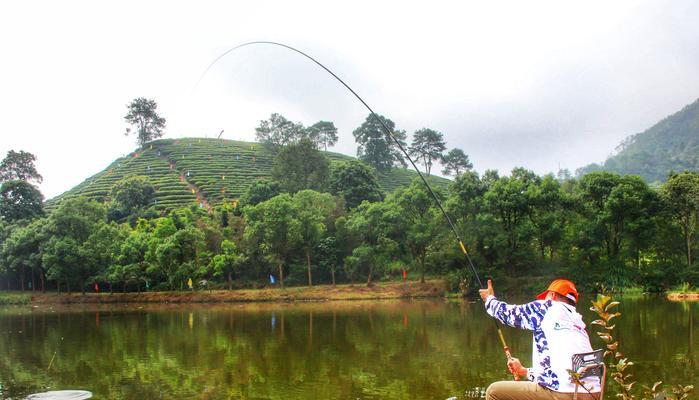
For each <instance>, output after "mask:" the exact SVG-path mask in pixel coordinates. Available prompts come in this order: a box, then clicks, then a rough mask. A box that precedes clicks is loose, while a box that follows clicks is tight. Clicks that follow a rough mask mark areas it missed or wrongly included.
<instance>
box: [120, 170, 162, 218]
mask: <svg viewBox="0 0 699 400" xmlns="http://www.w3.org/2000/svg"><path fill="white" fill-rule="evenodd" d="M154 195H155V186H153V184H152V183H151V181H150V179H149V178H148V177H147V176H129V177H126V178H124V179H121V180H119V181H117V182H116V183H115V184H114V186H112V190H111V197H112V199H113V200H114V202H115V203H116V205H117V207H118V208H119V210H120V211H121V212H122V214H123V215H129V214H132V213H134V212H136V211H138V210H140V209H143V208H145V207H147V206H148V205H149V204H150V202H151V201H152V200H153V196H154Z"/></svg>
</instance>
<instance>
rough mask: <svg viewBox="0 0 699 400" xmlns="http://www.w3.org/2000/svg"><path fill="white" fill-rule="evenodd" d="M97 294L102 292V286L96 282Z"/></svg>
mask: <svg viewBox="0 0 699 400" xmlns="http://www.w3.org/2000/svg"><path fill="white" fill-rule="evenodd" d="M95 292H96V293H99V292H100V285H99V284H98V283H97V282H95Z"/></svg>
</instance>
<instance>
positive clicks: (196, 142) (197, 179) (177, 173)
mask: <svg viewBox="0 0 699 400" xmlns="http://www.w3.org/2000/svg"><path fill="white" fill-rule="evenodd" d="M324 154H325V155H326V156H327V157H328V158H329V159H330V161H331V162H332V163H336V162H340V161H346V160H352V159H354V158H353V157H350V156H346V155H344V154H339V153H333V152H324ZM273 158H274V156H273V153H272V151H271V150H270V149H269V148H268V147H267V146H265V145H263V144H260V143H254V142H241V141H235V140H224V139H205V138H181V139H160V140H155V141H153V142H149V143H148V144H146V145H145V146H144V147H143V148H140V149H137V150H135V151H134V152H132V153H130V154H128V155H127V156H125V157H120V158H118V159H116V160H114V161H113V162H112V163H110V164H109V165H108V166H107V167H106V168H105V169H104V170H102V171H101V172H99V173H97V174H95V175H93V176H91V177H89V178H87V179H85V181H83V182H82V183H80V184H79V185H77V186H75V187H74V188H72V189H70V190H68V191H67V192H64V193H62V194H60V195H58V196H56V197H54V198H52V199H50V200H48V201H47V202H46V207H47V209H49V210H50V209H52V208H53V207H55V206H56V205H57V204H58V203H59V202H60V201H62V200H64V199H67V198H70V197H75V196H85V197H87V198H90V199H95V200H97V201H106V200H108V198H109V192H110V190H111V188H112V186H113V185H114V184H115V183H116V182H117V181H119V180H120V179H122V178H124V177H127V176H131V175H143V176H147V177H149V178H150V180H151V182H152V183H153V184H154V185H155V188H156V193H155V196H154V200H153V205H154V206H155V207H157V208H160V209H171V208H176V207H181V206H187V205H190V204H193V203H195V202H197V203H203V204H205V205H206V204H210V205H216V204H221V203H223V202H226V201H232V200H234V199H238V198H240V196H242V195H243V194H244V193H245V191H246V190H247V189H248V187H249V186H250V185H251V184H252V183H253V182H255V181H256V180H258V179H263V178H269V177H270V176H271V170H272V161H273ZM378 176H379V183H380V184H381V187H382V189H383V190H384V191H386V192H390V191H393V190H394V189H396V188H397V187H400V186H407V185H408V184H410V182H411V181H412V180H413V179H414V178H416V177H417V174H416V173H415V172H414V171H412V170H408V169H402V168H393V169H391V171H390V172H388V173H379V174H378ZM428 179H429V181H430V183H431V184H433V185H435V186H436V187H438V188H443V189H444V188H446V186H447V185H448V183H449V182H450V181H449V180H448V179H445V178H441V177H436V176H430V177H429V178H428Z"/></svg>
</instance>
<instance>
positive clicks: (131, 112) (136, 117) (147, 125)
mask: <svg viewBox="0 0 699 400" xmlns="http://www.w3.org/2000/svg"><path fill="white" fill-rule="evenodd" d="M126 107H127V109H128V112H127V113H126V115H125V116H124V120H125V121H126V122H127V123H128V124H129V125H131V126H133V127H134V128H135V130H136V131H135V134H136V142H137V143H138V145H139V146H141V147H142V146H143V145H144V144H146V143H147V142H150V141H151V140H153V139H157V138H159V137H162V136H163V129H165V118H163V117H161V116H160V115H158V104H157V103H156V102H155V100H152V99H146V98H144V97H139V98H136V99H133V100H132V101H131V103H129V104H128V105H127V106H126ZM131 133H132V132H131V128H130V127H129V128H126V136H129V135H130V134H131Z"/></svg>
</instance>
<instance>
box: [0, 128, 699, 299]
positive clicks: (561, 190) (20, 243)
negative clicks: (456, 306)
mask: <svg viewBox="0 0 699 400" xmlns="http://www.w3.org/2000/svg"><path fill="white" fill-rule="evenodd" d="M309 148H310V145H309V144H306V143H305V142H304V141H301V142H299V143H295V144H292V145H289V146H285V147H284V148H283V149H282V150H281V151H280V153H279V155H278V156H277V159H276V161H275V165H278V166H279V167H278V170H279V171H290V170H293V169H295V168H298V166H297V165H296V164H295V163H294V162H291V163H289V162H288V160H289V159H290V158H291V159H293V158H294V157H298V156H299V155H300V157H301V158H302V159H306V160H307V159H308V154H309V152H311V150H312V151H315V152H316V153H312V152H311V154H314V156H316V157H318V159H319V160H323V157H324V155H323V154H322V153H321V152H319V151H317V150H315V149H313V148H310V150H309ZM17 154H19V153H14V152H13V153H10V154H8V157H10V158H14V157H16V156H17ZM284 154H287V157H286V158H285V157H283V155H284ZM25 159H27V158H26V157H25ZM325 161H327V160H325ZM7 164H12V163H11V162H8V163H3V164H2V165H3V166H5V165H7ZM9 169H11V168H9ZM9 169H8V168H5V169H4V170H2V171H0V173H3V174H5V173H8V172H7V171H8V170H9ZM30 170H31V168H30ZM13 173H15V172H10V174H13ZM31 175H34V178H33V179H36V178H37V175H38V174H34V173H33V172H32V173H30V174H28V175H22V176H20V177H23V178H31ZM302 175H303V173H302V172H299V173H298V174H293V173H283V174H281V173H278V174H276V175H275V177H276V178H278V180H263V181H258V182H256V183H255V184H253V185H252V186H251V187H250V189H249V190H248V192H247V193H246V194H245V195H244V196H243V197H242V198H241V199H240V202H239V203H235V204H222V205H219V206H216V207H214V209H213V210H212V211H211V212H207V211H206V210H203V209H200V208H198V207H196V206H195V205H193V206H192V207H187V208H181V209H177V210H172V211H169V212H165V213H164V214H163V213H161V212H156V211H155V210H154V209H152V208H150V207H149V204H150V198H151V197H152V194H153V188H152V184H151V183H150V182H149V181H148V178H146V177H139V176H135V177H128V178H125V179H124V180H122V181H120V182H118V183H117V184H116V185H115V186H114V188H113V190H112V196H111V201H110V202H108V203H105V204H101V203H97V202H95V201H91V200H87V199H85V198H82V197H76V198H71V199H67V200H65V201H63V202H62V203H61V204H60V205H59V206H58V208H57V209H55V210H54V211H52V212H51V213H50V214H49V215H44V214H43V211H42V210H41V209H40V204H41V203H40V202H39V203H38V204H39V207H37V208H36V209H32V208H31V207H28V208H27V207H25V205H23V206H22V207H20V208H19V209H16V208H15V205H16V204H17V203H16V202H15V201H14V199H15V198H16V196H15V191H14V188H15V187H17V185H19V182H24V183H25V184H26V185H29V186H31V187H33V185H32V184H31V183H29V182H28V181H24V180H21V179H20V180H17V179H11V180H5V181H4V182H3V186H2V197H1V198H0V200H1V202H0V212H1V215H2V222H1V223H0V228H1V229H0V240H2V245H1V246H0V274H2V280H3V281H4V285H3V287H2V288H3V289H19V290H29V289H32V290H46V289H47V288H51V289H56V290H63V291H71V290H79V291H85V290H95V289H96V288H104V289H102V290H129V291H140V290H145V289H150V290H153V289H158V290H178V289H182V288H184V287H185V286H184V285H185V282H187V280H189V279H193V280H194V282H197V283H198V284H200V285H203V286H209V287H227V288H232V287H259V286H263V285H269V284H270V283H269V282H270V275H271V276H272V277H273V278H274V280H275V282H276V283H275V284H276V285H279V286H285V285H290V284H291V285H313V284H317V283H332V284H334V283H336V282H355V283H356V282H365V283H367V284H371V283H372V282H374V281H376V280H385V279H392V278H395V277H398V276H400V275H401V274H402V271H403V270H406V271H408V272H409V273H410V274H411V276H412V277H414V278H415V279H422V280H424V279H425V276H430V275H432V276H439V277H445V278H447V280H448V281H449V282H450V284H451V285H452V288H453V289H455V290H456V289H457V288H458V287H459V286H461V287H462V288H464V287H469V286H471V287H472V286H473V284H472V283H471V282H470V279H471V277H470V276H469V275H468V273H467V271H466V270H465V269H464V265H463V263H462V262H461V261H462V256H461V254H460V252H459V249H458V248H457V247H456V246H455V242H454V240H453V239H452V237H451V233H450V232H449V231H448V229H447V227H446V225H445V223H444V221H443V220H442V216H441V215H440V213H439V212H438V210H437V209H436V207H435V204H434V202H433V200H432V199H431V198H430V196H429V194H428V192H427V191H426V189H425V187H424V186H423V185H422V184H421V183H420V182H418V181H415V182H413V184H411V185H410V186H408V187H404V188H401V189H398V190H396V191H394V192H392V193H388V194H386V193H383V192H382V191H381V189H380V187H379V184H378V180H377V178H376V173H375V170H374V169H373V168H372V167H370V166H368V165H367V164H366V163H364V162H362V161H347V162H342V163H338V164H336V165H333V166H332V167H330V168H329V173H328V175H327V177H326V179H325V180H324V181H322V180H321V181H314V180H313V179H311V180H308V181H305V182H303V181H297V180H295V179H294V178H293V177H295V176H302ZM2 176H7V175H2ZM10 177H12V178H14V177H16V176H15V175H10ZM319 182H320V184H319ZM315 184H319V185H318V186H317V187H316V188H315V189H313V188H310V187H308V186H313V185H315ZM20 186H21V185H20ZM304 186H306V187H304ZM34 190H36V189H34ZM37 192H38V191H37ZM8 193H9V195H8ZM437 193H438V196H440V197H441V199H442V201H443V202H444V204H445V207H446V210H447V212H448V213H449V215H450V216H451V217H452V219H453V220H454V222H455V224H456V226H457V229H458V231H459V233H460V235H462V237H463V239H464V242H465V243H466V244H467V247H468V248H469V250H470V252H471V255H472V257H473V259H474V261H475V262H476V264H477V265H478V268H479V269H481V270H483V271H485V273H486V274H488V275H491V276H494V277H498V278H500V279H502V280H507V279H512V278H522V277H542V276H561V275H565V276H570V277H572V278H573V279H576V280H577V281H578V282H579V283H580V285H581V286H582V287H588V288H593V287H599V286H606V287H607V288H623V287H629V286H643V287H644V288H645V289H646V290H663V289H666V288H668V287H672V286H673V285H677V284H679V283H682V282H687V283H690V284H692V285H695V284H697V283H698V282H699V275H698V274H697V267H696V262H695V261H694V257H693V249H694V248H695V245H696V243H695V242H696V240H695V232H696V228H697V210H698V209H699V175H697V174H696V173H692V172H684V173H679V174H673V175H672V176H670V177H669V179H668V181H667V182H666V183H665V184H664V185H662V186H660V187H650V186H648V185H647V184H646V183H645V182H644V181H643V180H642V179H641V178H640V177H637V176H632V175H628V176H621V175H618V174H614V173H608V172H595V173H590V174H588V175H585V176H583V177H582V178H580V179H573V178H566V179H558V178H557V177H554V176H553V175H545V176H537V175H536V174H534V173H533V172H531V171H529V170H526V169H524V168H515V169H514V170H513V171H512V172H511V173H510V174H509V175H507V176H500V175H499V174H498V173H497V171H487V172H485V173H484V174H482V175H480V174H478V173H476V172H474V171H473V170H470V169H467V170H465V171H463V172H461V173H460V174H459V175H457V177H456V179H455V180H454V181H453V183H452V184H451V185H450V186H449V188H448V190H444V191H439V190H438V191H437ZM39 195H40V194H39ZM21 203H22V202H19V204H21ZM30 203H31V202H30ZM115 210H117V211H118V212H115ZM95 285H96V286H95Z"/></svg>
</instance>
